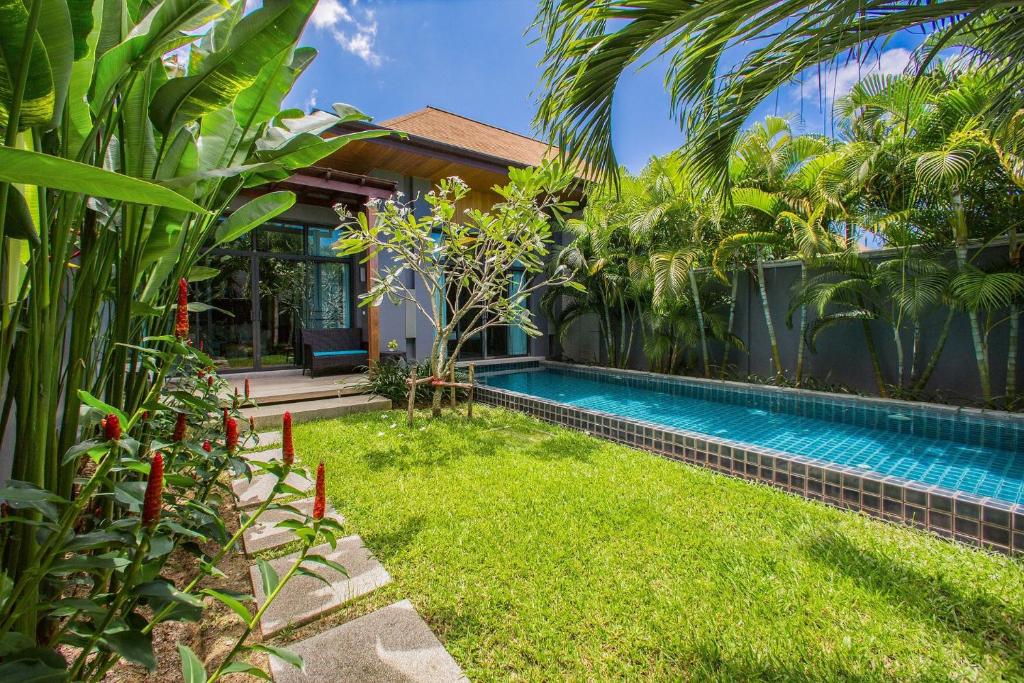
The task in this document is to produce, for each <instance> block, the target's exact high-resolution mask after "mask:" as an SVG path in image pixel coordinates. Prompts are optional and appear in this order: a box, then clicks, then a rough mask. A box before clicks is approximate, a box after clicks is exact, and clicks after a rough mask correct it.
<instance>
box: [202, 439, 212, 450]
mask: <svg viewBox="0 0 1024 683" xmlns="http://www.w3.org/2000/svg"><path fill="white" fill-rule="evenodd" d="M203 450H204V451H206V452H207V453H210V452H212V451H213V444H212V443H210V440H209V439H207V440H206V441H204V442H203Z"/></svg>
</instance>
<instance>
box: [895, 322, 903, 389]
mask: <svg viewBox="0 0 1024 683" xmlns="http://www.w3.org/2000/svg"><path fill="white" fill-rule="evenodd" d="M892 341H893V344H895V345H896V386H897V387H899V388H903V337H902V335H900V328H899V325H893V326H892Z"/></svg>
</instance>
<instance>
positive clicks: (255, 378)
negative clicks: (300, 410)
mask: <svg viewBox="0 0 1024 683" xmlns="http://www.w3.org/2000/svg"><path fill="white" fill-rule="evenodd" d="M224 377H225V379H227V381H228V383H229V384H231V385H232V386H234V387H238V391H239V392H240V393H241V392H243V391H245V380H246V378H248V379H249V387H250V390H251V395H252V398H253V399H255V400H256V403H258V404H259V405H261V406H262V405H270V404H273V403H293V402H295V401H315V400H318V399H324V398H338V397H340V396H352V395H354V394H363V393H366V388H365V387H364V384H365V382H366V373H354V374H350V375H331V376H328V377H317V378H312V377H309V376H308V375H303V374H302V370H300V369H298V368H293V369H288V370H264V371H260V372H248V373H238V374H231V375H225V376H224Z"/></svg>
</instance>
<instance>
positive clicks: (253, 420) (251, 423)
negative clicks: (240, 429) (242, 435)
mask: <svg viewBox="0 0 1024 683" xmlns="http://www.w3.org/2000/svg"><path fill="white" fill-rule="evenodd" d="M249 431H250V432H255V431H256V418H255V417H253V416H252V415H250V416H249Z"/></svg>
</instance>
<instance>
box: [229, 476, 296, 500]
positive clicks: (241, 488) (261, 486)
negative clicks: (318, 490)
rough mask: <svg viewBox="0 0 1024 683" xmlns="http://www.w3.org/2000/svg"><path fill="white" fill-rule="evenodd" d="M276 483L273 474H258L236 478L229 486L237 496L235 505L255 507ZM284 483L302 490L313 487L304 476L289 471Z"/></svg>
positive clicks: (265, 497)
mask: <svg viewBox="0 0 1024 683" xmlns="http://www.w3.org/2000/svg"><path fill="white" fill-rule="evenodd" d="M276 483H277V477H276V476H275V475H273V474H260V475H257V476H255V477H253V478H252V479H236V480H235V481H233V482H231V488H232V489H234V491H235V495H236V496H238V502H237V503H236V505H237V506H238V507H239V508H248V507H255V506H256V505H259V504H260V503H262V502H263V501H265V500H266V499H267V497H268V496H269V495H270V493H271V492H272V491H273V490H274V485H275V484H276ZM284 483H286V484H288V485H289V486H294V487H295V488H297V489H299V490H300V491H303V492H308V491H311V490H312V489H313V482H311V481H310V480H309V479H307V478H306V477H303V476H302V475H299V474H296V473H294V472H290V473H289V474H288V476H287V477H285V479H284Z"/></svg>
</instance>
